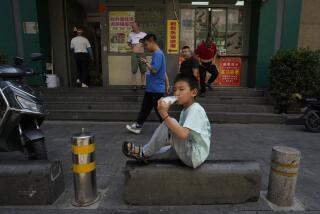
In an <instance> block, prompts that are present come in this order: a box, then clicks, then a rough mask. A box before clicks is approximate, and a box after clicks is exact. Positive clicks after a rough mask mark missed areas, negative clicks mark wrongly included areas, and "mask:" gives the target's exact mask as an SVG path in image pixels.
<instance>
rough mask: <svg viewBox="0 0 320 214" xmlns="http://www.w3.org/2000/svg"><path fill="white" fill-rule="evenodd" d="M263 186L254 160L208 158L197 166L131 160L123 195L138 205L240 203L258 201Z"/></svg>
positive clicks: (127, 169)
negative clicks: (216, 159)
mask: <svg viewBox="0 0 320 214" xmlns="http://www.w3.org/2000/svg"><path fill="white" fill-rule="evenodd" d="M260 185H261V169H260V166H259V163H257V162H254V161H206V162H205V163H204V164H203V165H202V166H200V167H199V168H197V169H191V168H188V167H186V166H184V165H183V164H182V163H181V162H177V161H166V162H159V161H158V162H151V163H150V164H148V165H141V164H139V163H138V162H136V161H128V162H127V164H126V169H125V193H124V194H125V201H126V202H127V203H129V204H135V205H196V204H239V203H245V202H252V201H257V200H258V199H259V195H260Z"/></svg>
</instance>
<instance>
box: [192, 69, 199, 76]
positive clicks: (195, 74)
mask: <svg viewBox="0 0 320 214" xmlns="http://www.w3.org/2000/svg"><path fill="white" fill-rule="evenodd" d="M192 72H193V76H195V77H198V76H199V68H192Z"/></svg>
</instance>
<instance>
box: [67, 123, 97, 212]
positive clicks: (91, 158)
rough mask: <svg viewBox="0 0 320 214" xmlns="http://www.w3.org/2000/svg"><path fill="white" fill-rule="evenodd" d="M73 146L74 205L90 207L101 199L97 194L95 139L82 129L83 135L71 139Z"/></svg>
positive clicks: (78, 134) (75, 135) (79, 134)
mask: <svg viewBox="0 0 320 214" xmlns="http://www.w3.org/2000/svg"><path fill="white" fill-rule="evenodd" d="M71 144H72V145H71V146H72V161H73V167H72V169H73V178H74V193H75V199H74V201H72V204H73V205H74V206H79V207H84V206H89V205H91V204H94V203H95V202H97V201H98V200H99V199H100V194H99V193H98V192H97V180H96V161H95V143H94V137H93V136H92V135H91V134H90V133H89V132H85V131H84V129H82V132H81V133H77V134H74V135H73V136H72V137H71Z"/></svg>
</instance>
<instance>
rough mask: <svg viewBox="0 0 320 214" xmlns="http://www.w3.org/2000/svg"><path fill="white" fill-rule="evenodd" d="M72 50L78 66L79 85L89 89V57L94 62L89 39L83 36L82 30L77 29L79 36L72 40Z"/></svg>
mask: <svg viewBox="0 0 320 214" xmlns="http://www.w3.org/2000/svg"><path fill="white" fill-rule="evenodd" d="M70 48H71V50H72V51H73V52H74V56H75V60H76V64H77V74H76V75H77V77H76V78H77V80H76V81H77V84H81V87H83V88H87V87H88V83H89V71H88V67H89V57H90V58H91V60H93V53H92V49H91V45H90V43H89V41H88V39H87V38H86V37H84V36H83V30H82V28H77V36H76V37H74V38H73V39H72V40H71V44H70Z"/></svg>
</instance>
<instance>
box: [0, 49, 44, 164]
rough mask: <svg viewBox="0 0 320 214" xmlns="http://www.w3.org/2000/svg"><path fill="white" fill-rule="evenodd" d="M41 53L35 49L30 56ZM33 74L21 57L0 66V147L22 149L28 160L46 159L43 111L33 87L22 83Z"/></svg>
mask: <svg viewBox="0 0 320 214" xmlns="http://www.w3.org/2000/svg"><path fill="white" fill-rule="evenodd" d="M41 57H42V55H41V54H39V53H34V54H32V55H31V60H32V61H38V60H40V59H41ZM32 74H33V70H32V69H30V68H28V67H27V65H24V60H23V58H19V57H16V58H15V62H14V65H2V66H0V151H1V152H3V151H4V152H12V151H22V152H23V153H24V154H25V155H27V156H28V158H29V159H30V160H47V159H48V157H47V150H46V146H45V136H44V134H43V133H42V131H41V130H40V125H41V123H42V122H43V120H44V118H45V116H46V113H45V112H44V109H43V104H42V101H41V100H40V98H39V96H38V95H37V93H36V91H34V90H33V89H32V88H31V87H29V86H27V85H26V84H25V83H24V79H25V77H26V76H30V75H32Z"/></svg>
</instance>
